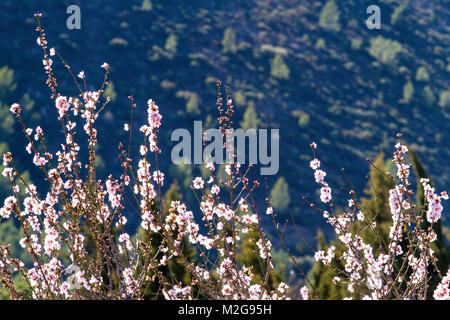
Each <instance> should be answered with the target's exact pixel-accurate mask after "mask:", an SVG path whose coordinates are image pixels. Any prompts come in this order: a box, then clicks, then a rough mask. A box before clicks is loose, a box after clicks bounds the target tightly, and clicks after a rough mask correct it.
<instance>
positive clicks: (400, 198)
mask: <svg viewBox="0 0 450 320" xmlns="http://www.w3.org/2000/svg"><path fill="white" fill-rule="evenodd" d="M398 137H399V138H401V134H399V135H398ZM311 147H312V150H313V154H314V159H313V160H312V161H311V163H310V166H311V168H312V169H313V170H314V177H315V180H316V183H318V184H319V185H321V188H320V200H321V202H322V203H324V204H328V205H329V208H326V210H324V209H320V208H319V207H317V206H315V205H314V204H312V203H311V206H312V207H314V208H315V209H317V210H319V211H320V212H321V213H322V214H323V216H324V218H325V219H326V220H327V223H329V224H330V225H331V226H332V227H333V229H334V231H335V233H336V237H337V239H338V244H339V246H340V248H339V254H337V253H338V250H336V249H337V248H336V247H335V246H333V245H332V246H330V247H329V248H328V249H327V250H326V251H324V250H318V251H317V252H315V255H314V258H315V259H316V261H319V262H320V263H322V264H324V265H326V266H329V267H330V268H333V269H334V270H335V271H336V273H337V274H339V276H336V277H335V278H334V279H333V282H334V283H335V284H337V283H340V284H341V285H345V286H346V289H347V297H348V298H354V297H356V298H360V299H391V298H392V299H425V298H426V297H427V293H428V292H430V290H434V292H433V297H434V298H435V299H448V298H449V292H448V285H449V282H448V280H449V279H448V272H449V271H447V276H442V275H441V273H440V272H441V271H440V270H439V268H438V267H437V265H436V263H437V259H436V257H435V255H434V251H433V249H432V248H431V247H432V244H433V242H435V241H436V239H437V236H436V232H435V231H434V227H435V225H436V224H437V222H438V221H439V220H440V219H441V215H442V211H443V206H442V200H447V199H448V195H447V193H446V192H445V191H444V192H441V193H440V194H437V193H436V191H435V189H434V188H432V187H431V185H430V181H429V179H426V178H422V179H420V184H421V187H422V188H423V191H424V201H425V203H424V205H423V206H422V207H417V206H416V204H415V202H414V201H413V199H414V191H413V190H412V189H411V187H412V186H411V183H410V182H409V178H410V167H411V164H410V163H408V162H407V161H406V158H405V155H406V154H407V153H408V148H407V146H406V145H403V144H401V142H399V143H397V144H396V146H395V149H396V150H395V152H394V154H393V163H394V164H395V165H396V175H397V179H395V178H394V177H392V176H391V175H390V174H389V173H384V172H381V171H380V172H381V174H383V175H384V176H385V177H386V179H388V181H389V184H391V185H392V186H393V188H392V189H390V190H389V198H388V201H389V210H390V215H391V221H392V225H391V226H390V230H389V234H388V240H387V241H385V240H384V237H383V235H382V234H380V233H375V230H374V229H375V228H376V220H377V219H376V215H375V216H373V215H370V214H368V212H367V208H366V207H365V206H364V204H363V203H362V202H360V201H359V200H358V197H357V196H356V192H355V190H354V189H352V190H350V192H349V194H350V199H349V200H348V207H349V209H345V210H338V209H337V208H336V206H335V205H334V204H333V201H332V192H331V187H330V186H329V185H328V183H327V182H326V180H325V177H326V172H325V171H323V170H321V169H320V167H321V163H320V161H319V160H318V159H317V158H316V156H315V150H316V148H317V145H316V144H314V143H313V144H311ZM375 170H380V169H378V168H376V167H375ZM419 187H420V186H418V188H419ZM346 211H347V212H346ZM367 233H374V234H376V239H377V241H376V243H375V246H374V245H373V244H372V245H371V244H369V243H366V242H365V241H364V238H367V237H366V235H367ZM375 253H377V254H375ZM447 267H448V266H447ZM431 272H435V273H438V274H439V276H440V278H441V279H442V281H441V283H440V284H439V285H438V286H437V288H429V284H430V280H431V276H432V275H431Z"/></svg>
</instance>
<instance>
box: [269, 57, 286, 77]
mask: <svg viewBox="0 0 450 320" xmlns="http://www.w3.org/2000/svg"><path fill="white" fill-rule="evenodd" d="M270 74H271V75H272V76H273V77H275V78H278V79H289V74H290V70H289V67H288V66H287V65H286V63H285V62H284V60H283V57H282V56H281V55H279V54H277V55H276V56H275V58H273V59H272V62H271V64H270Z"/></svg>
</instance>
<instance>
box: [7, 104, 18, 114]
mask: <svg viewBox="0 0 450 320" xmlns="http://www.w3.org/2000/svg"><path fill="white" fill-rule="evenodd" d="M9 110H10V111H11V112H12V113H13V114H15V115H16V116H18V115H19V114H20V105H19V104H18V103H13V104H12V105H11V108H9Z"/></svg>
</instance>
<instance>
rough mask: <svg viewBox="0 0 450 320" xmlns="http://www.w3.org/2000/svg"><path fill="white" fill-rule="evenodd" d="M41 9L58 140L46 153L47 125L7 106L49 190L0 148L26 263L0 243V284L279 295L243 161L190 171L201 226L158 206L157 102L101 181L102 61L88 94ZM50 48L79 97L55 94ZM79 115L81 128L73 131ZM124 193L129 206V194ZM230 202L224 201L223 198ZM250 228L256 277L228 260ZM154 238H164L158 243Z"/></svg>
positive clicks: (95, 291)
mask: <svg viewBox="0 0 450 320" xmlns="http://www.w3.org/2000/svg"><path fill="white" fill-rule="evenodd" d="M40 17H41V15H39V14H37V15H36V18H37V21H38V27H37V31H38V32H39V37H38V39H37V43H38V45H39V46H41V48H42V50H43V54H44V59H43V64H44V69H45V72H46V74H47V77H48V79H47V85H48V87H49V88H50V89H51V91H52V99H54V103H55V107H56V111H57V113H58V120H59V121H60V122H61V125H62V129H63V133H64V141H63V142H62V143H61V145H60V149H59V150H58V151H57V152H56V153H51V152H49V151H48V148H47V145H46V143H45V134H44V132H43V130H42V129H41V128H40V127H37V128H27V126H26V124H25V123H24V121H23V120H22V117H21V107H20V105H19V104H17V103H15V104H13V105H12V106H11V108H10V111H11V112H12V113H13V114H14V115H15V116H16V117H17V119H18V121H19V123H20V124H21V125H22V127H23V131H24V133H25V136H26V139H27V140H28V142H29V143H28V146H27V148H26V149H27V151H28V153H30V154H31V155H32V156H33V164H34V165H35V166H37V167H39V168H40V169H41V170H42V171H43V173H44V175H45V179H46V181H47V182H48V184H49V190H48V192H46V194H45V196H43V197H41V196H40V195H39V192H38V190H37V188H36V187H35V186H34V185H32V184H28V183H26V182H25V180H24V179H23V178H22V176H21V173H20V172H19V171H18V170H17V168H16V166H15V164H14V158H13V155H12V154H11V153H9V152H8V153H6V154H4V155H3V164H4V166H5V169H4V170H3V177H5V178H6V179H8V180H9V182H10V184H11V190H12V196H10V197H8V198H7V199H5V202H4V206H3V207H2V208H1V210H0V216H1V219H2V220H3V219H9V218H11V217H12V216H14V217H15V218H17V220H18V221H19V223H20V225H21V228H22V229H23V231H24V234H25V237H24V238H23V239H21V240H20V244H21V245H22V247H23V248H25V249H26V250H27V251H28V253H29V255H30V256H31V257H32V259H33V264H32V265H31V266H27V265H25V263H24V262H23V261H21V260H20V259H18V258H16V257H12V255H11V252H10V250H9V245H7V244H6V245H3V244H1V245H0V275H1V278H0V281H1V283H2V284H3V286H4V287H6V288H7V289H8V290H9V293H10V297H11V298H13V299H21V298H33V299H140V298H143V297H144V296H146V291H147V288H148V287H149V286H151V284H152V283H158V285H159V290H158V292H157V294H160V295H163V296H164V297H165V298H166V299H192V298H196V297H201V298H210V299H230V298H233V299H285V298H287V296H286V289H287V286H286V284H284V283H280V284H279V286H278V287H277V288H271V286H270V281H269V280H270V277H271V272H272V271H273V266H272V263H271V257H270V249H271V243H270V241H269V240H268V239H267V237H265V236H264V234H263V233H262V231H261V227H260V219H259V217H258V211H257V208H256V204H255V201H254V199H253V196H252V191H253V190H254V188H255V187H256V186H257V182H251V181H249V179H248V178H247V175H248V171H249V169H250V168H248V169H247V170H246V171H244V172H243V171H242V170H241V168H240V165H239V164H237V163H234V161H230V162H229V164H228V165H226V169H225V171H226V175H227V178H226V179H225V180H222V179H221V180H220V181H218V179H217V178H216V174H215V171H216V169H215V166H214V164H212V163H207V164H206V167H207V168H208V169H209V172H210V173H211V176H210V178H209V180H208V181H206V182H205V181H204V180H203V179H202V178H201V177H197V178H195V179H194V181H193V182H192V189H193V191H194V192H195V196H196V198H197V199H198V203H199V207H200V211H201V212H202V214H203V218H202V224H203V225H204V229H205V233H204V234H203V233H201V232H200V229H201V228H200V226H199V224H198V222H197V221H196V220H195V219H194V215H193V212H192V211H190V210H189V209H188V208H187V207H186V205H185V204H183V203H181V202H180V201H172V202H171V203H170V208H163V203H162V196H161V195H162V192H161V189H162V187H163V185H164V173H163V172H161V171H160V170H159V166H158V159H159V157H158V155H159V154H160V153H161V149H160V148H159V146H158V130H159V128H160V126H161V120H162V115H161V114H160V111H159V107H158V106H157V104H156V103H155V101H153V100H151V99H150V100H148V103H147V104H148V110H147V114H148V119H147V120H148V123H147V124H145V125H143V126H141V127H140V132H141V133H143V135H144V143H143V144H142V145H141V146H140V154H141V157H140V158H139V159H137V160H136V161H132V159H130V146H128V148H127V150H126V148H125V147H124V146H123V145H122V144H121V145H120V146H119V155H118V156H119V159H120V161H121V164H122V168H123V174H122V175H121V176H120V177H116V178H115V177H113V176H112V175H109V176H108V178H107V179H105V180H101V179H98V178H97V176H96V145H97V134H98V133H97V130H96V128H95V124H96V120H97V119H98V116H99V114H100V113H101V111H102V110H103V109H104V108H105V107H106V105H107V103H108V102H109V99H106V100H105V101H102V93H103V89H104V87H105V85H106V83H107V77H108V71H109V65H108V64H107V63H105V64H103V65H102V68H103V69H105V81H104V82H103V84H102V86H101V88H100V89H99V90H97V91H89V90H87V85H86V76H85V74H84V72H80V73H79V74H78V78H79V79H81V83H80V80H79V79H77V77H75V76H74V75H73V74H72V71H71V69H70V67H69V66H68V65H67V64H66V63H65V62H64V60H63V59H62V57H61V56H60V55H59V53H58V52H57V51H56V50H55V49H54V48H51V49H50V50H49V49H48V47H47V40H46V35H45V33H44V30H43V29H42V28H41V25H40ZM55 56H58V57H59V58H60V60H61V61H62V63H63V64H64V65H65V67H66V68H67V70H68V72H69V73H70V74H71V75H72V77H73V80H74V83H75V85H76V86H77V88H78V89H79V97H67V96H64V95H63V94H62V93H61V92H60V91H59V89H58V87H57V81H56V78H55V76H54V74H53V68H52V65H53V60H52V59H53V57H55ZM130 100H131V103H132V108H131V109H132V111H131V112H133V109H135V108H136V104H135V103H134V100H133V98H132V97H130ZM218 107H219V111H220V114H221V124H222V129H223V131H224V132H225V130H226V129H227V128H229V127H230V126H231V120H230V117H231V114H232V112H233V106H232V102H231V100H230V99H228V100H227V103H226V110H223V109H222V98H221V97H220V93H219V99H218ZM80 122H81V123H82V130H83V131H84V133H79V131H77V128H78V127H79V123H80ZM124 129H125V130H126V131H129V134H130V144H131V137H132V129H133V127H132V124H130V125H126V126H125V127H124ZM80 131H81V130H80ZM80 134H85V135H86V136H85V137H87V142H88V143H87V145H86V146H87V153H88V155H89V159H88V161H87V162H86V163H83V160H82V158H83V157H82V156H81V155H80V154H81V153H80V152H81V149H82V148H83V144H78V143H77V142H76V141H77V137H78V136H79V135H80ZM150 159H153V162H152V161H151V160H150ZM22 189H24V190H25V191H26V194H27V196H26V197H25V198H24V199H20V197H19V192H20V190H22ZM130 197H131V198H132V199H133V200H134V203H133V204H128V203H127V201H126V199H128V198H130ZM226 198H228V199H229V200H228V201H225V200H224V199H226ZM166 209H167V210H166ZM132 211H133V212H135V213H136V214H137V215H139V216H140V221H141V223H140V226H141V228H142V229H143V230H144V231H143V232H139V233H137V234H136V235H134V236H130V235H129V234H128V233H126V232H125V231H124V226H125V225H126V223H127V218H126V215H125V212H127V213H129V212H132ZM164 211H167V214H164ZM248 232H256V239H255V243H256V245H257V247H258V248H259V254H260V257H261V260H262V265H263V268H262V270H263V272H264V277H262V278H261V277H259V278H258V279H259V280H258V281H256V278H255V277H254V274H253V271H252V268H251V266H245V264H242V263H239V262H238V260H237V258H236V256H237V254H238V253H239V248H238V243H239V240H240V236H241V235H242V234H246V233H248ZM154 238H158V239H159V240H160V241H159V242H158V245H157V247H156V248H155V247H153V245H154V244H155V241H152V240H153V239H154ZM253 238H255V237H253ZM88 242H90V243H91V245H90V246H91V248H88V244H87V243H88ZM187 243H190V244H191V245H195V246H196V247H197V249H198V252H199V255H198V256H199V259H196V260H195V263H194V262H193V261H192V260H191V259H190V258H189V257H188V256H187V255H186V254H185V250H184V246H185V245H186V244H187ZM92 247H93V248H92ZM175 259H176V260H177V263H179V262H180V261H181V263H182V264H183V265H184V267H185V268H186V269H187V270H188V272H189V275H190V277H189V278H190V279H189V282H188V283H183V282H177V281H175V280H174V277H172V276H171V275H170V273H164V272H162V271H161V268H160V267H161V266H167V265H168V264H169V263H170V261H171V260H175ZM17 274H20V275H21V276H22V277H23V279H24V280H25V281H26V283H27V286H28V293H29V296H28V295H27V290H18V289H17V287H16V286H15V285H14V279H15V277H16V275H17Z"/></svg>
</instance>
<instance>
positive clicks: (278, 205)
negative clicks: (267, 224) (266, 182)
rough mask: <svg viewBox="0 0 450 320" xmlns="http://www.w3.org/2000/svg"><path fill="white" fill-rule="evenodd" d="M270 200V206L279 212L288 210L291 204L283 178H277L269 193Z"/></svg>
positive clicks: (287, 187)
mask: <svg viewBox="0 0 450 320" xmlns="http://www.w3.org/2000/svg"><path fill="white" fill-rule="evenodd" d="M270 198H271V203H272V206H273V207H274V208H275V209H277V210H279V211H284V210H286V209H287V208H288V206H289V203H290V202H291V197H290V195H289V185H288V184H287V182H286V179H284V177H280V178H278V180H277V182H276V183H275V185H274V186H273V188H272V190H271V191H270Z"/></svg>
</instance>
